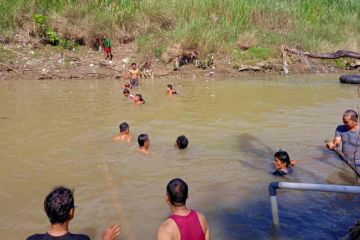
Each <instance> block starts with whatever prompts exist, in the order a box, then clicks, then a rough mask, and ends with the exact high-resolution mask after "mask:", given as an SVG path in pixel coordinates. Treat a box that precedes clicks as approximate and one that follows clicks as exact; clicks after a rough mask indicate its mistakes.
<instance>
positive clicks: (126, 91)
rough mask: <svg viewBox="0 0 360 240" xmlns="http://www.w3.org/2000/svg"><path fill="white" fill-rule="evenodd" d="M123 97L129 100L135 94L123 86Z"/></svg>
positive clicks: (132, 98)
mask: <svg viewBox="0 0 360 240" xmlns="http://www.w3.org/2000/svg"><path fill="white" fill-rule="evenodd" d="M123 94H124V97H127V98H128V99H129V100H134V98H135V96H134V95H132V94H131V93H130V90H129V89H127V88H125V89H124V90H123Z"/></svg>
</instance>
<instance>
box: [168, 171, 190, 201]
mask: <svg viewBox="0 0 360 240" xmlns="http://www.w3.org/2000/svg"><path fill="white" fill-rule="evenodd" d="M166 195H167V197H168V198H169V202H170V203H171V205H173V206H184V205H185V204H186V199H187V198H188V186H187V184H186V182H184V180H182V179H181V178H174V179H172V180H170V182H169V183H168V184H167V186H166Z"/></svg>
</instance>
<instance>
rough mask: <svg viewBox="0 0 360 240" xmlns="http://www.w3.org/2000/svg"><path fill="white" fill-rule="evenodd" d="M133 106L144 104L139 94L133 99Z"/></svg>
mask: <svg viewBox="0 0 360 240" xmlns="http://www.w3.org/2000/svg"><path fill="white" fill-rule="evenodd" d="M133 101H134V104H136V105H142V104H145V100H144V99H143V97H142V95H141V94H136V95H135V96H134V98H133Z"/></svg>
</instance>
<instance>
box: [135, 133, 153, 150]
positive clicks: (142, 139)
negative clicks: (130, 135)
mask: <svg viewBox="0 0 360 240" xmlns="http://www.w3.org/2000/svg"><path fill="white" fill-rule="evenodd" d="M138 143H139V148H138V149H137V150H138V152H141V153H146V154H147V153H149V152H150V138H149V136H148V135H147V134H144V133H143V134H140V135H139V137H138Z"/></svg>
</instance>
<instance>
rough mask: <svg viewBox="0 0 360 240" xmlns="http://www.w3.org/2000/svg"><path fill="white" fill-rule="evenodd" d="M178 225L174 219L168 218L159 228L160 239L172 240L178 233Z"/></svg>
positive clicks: (158, 237) (158, 236)
mask: <svg viewBox="0 0 360 240" xmlns="http://www.w3.org/2000/svg"><path fill="white" fill-rule="evenodd" d="M176 230H177V226H176V223H175V222H174V221H173V220H172V219H170V218H169V219H167V220H166V221H164V222H163V223H162V224H161V225H160V226H159V228H158V232H157V239H158V240H172V239H174V236H175V234H176Z"/></svg>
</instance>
